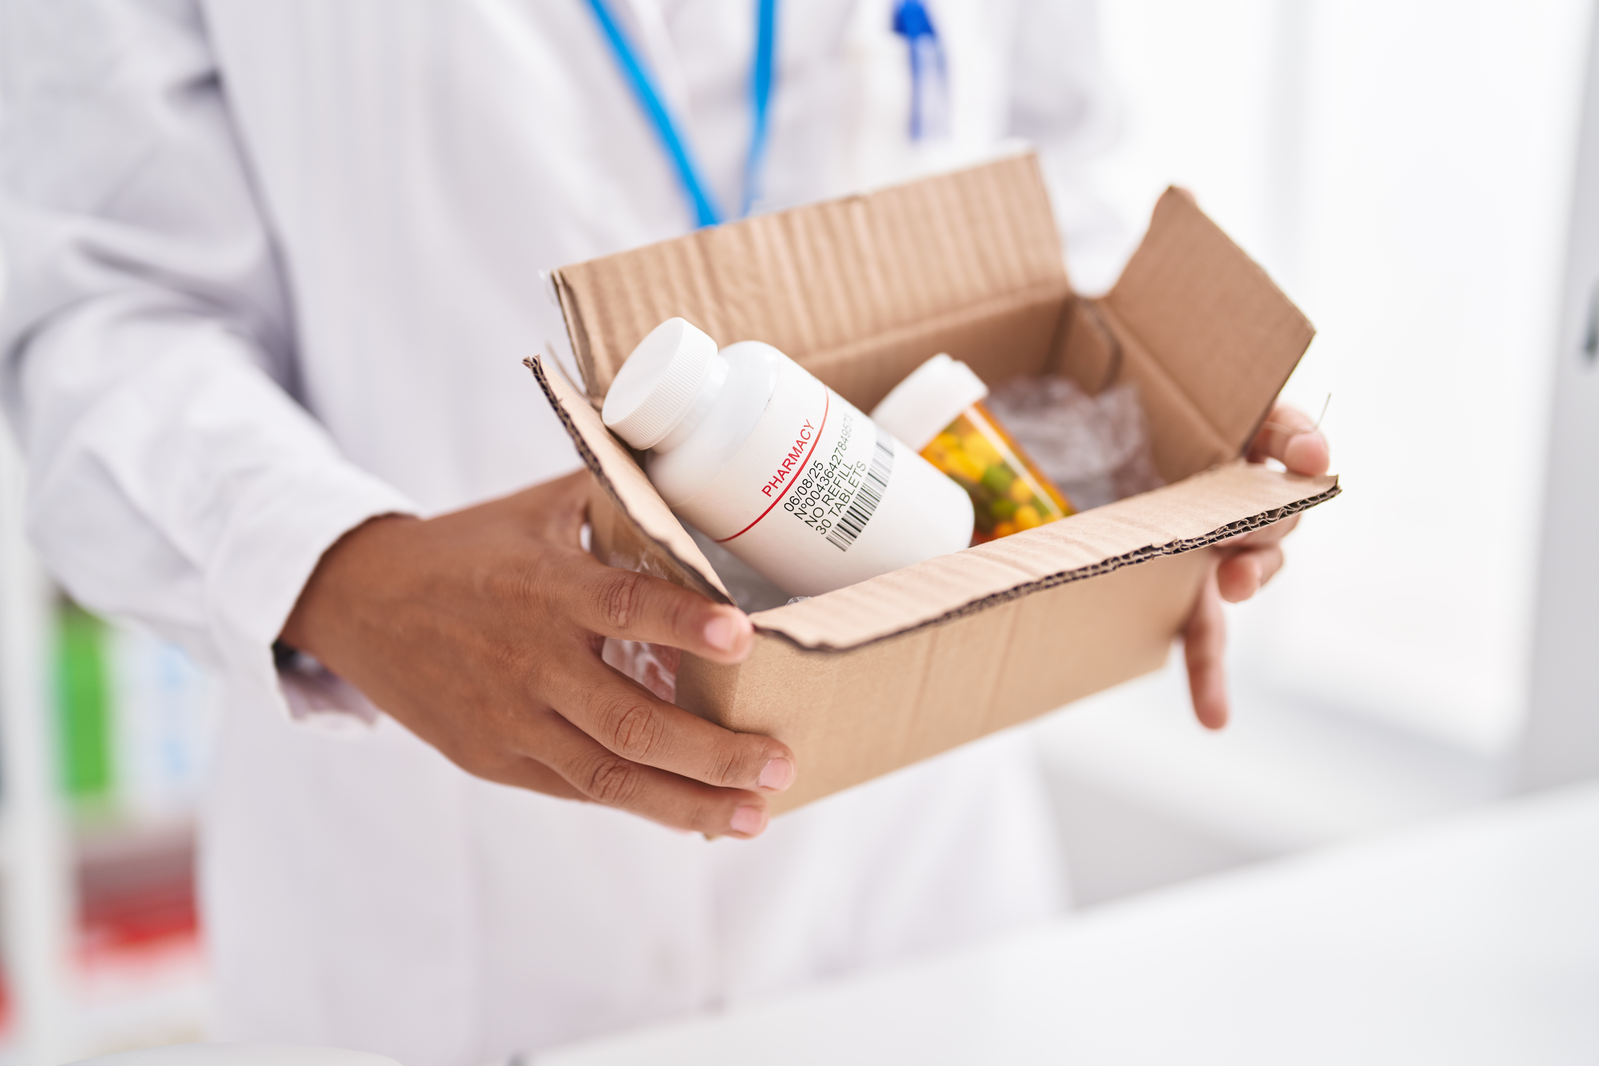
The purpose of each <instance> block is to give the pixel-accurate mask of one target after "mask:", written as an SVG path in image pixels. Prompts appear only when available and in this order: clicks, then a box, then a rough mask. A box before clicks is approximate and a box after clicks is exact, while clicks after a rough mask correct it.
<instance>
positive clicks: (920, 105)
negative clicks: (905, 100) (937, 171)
mask: <svg viewBox="0 0 1599 1066" xmlns="http://www.w3.org/2000/svg"><path fill="white" fill-rule="evenodd" d="M893 25H894V32H895V33H897V34H899V35H900V36H901V37H903V38H905V46H906V50H907V51H909V53H910V59H911V129H910V134H911V140H913V141H920V140H925V139H926V138H928V137H940V136H943V135H944V134H946V133H948V132H949V75H948V72H947V69H946V67H945V65H944V45H943V42H941V41H940V40H939V39H938V28H937V27H936V26H934V25H933V16H932V15H931V14H930V13H929V12H928V10H927V6H926V5H925V4H923V3H922V0H898V2H897V3H896V4H895V5H894V24H893Z"/></svg>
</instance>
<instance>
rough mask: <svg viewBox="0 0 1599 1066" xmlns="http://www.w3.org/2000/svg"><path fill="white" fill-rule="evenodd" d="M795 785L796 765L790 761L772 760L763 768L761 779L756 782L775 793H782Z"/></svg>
mask: <svg viewBox="0 0 1599 1066" xmlns="http://www.w3.org/2000/svg"><path fill="white" fill-rule="evenodd" d="M793 783H794V763H793V761H792V760H789V759H772V760H770V761H769V762H768V763H767V764H766V765H765V766H763V767H761V779H760V780H759V781H757V782H756V784H758V785H760V786H761V787H762V788H769V789H771V790H772V791H773V792H781V791H783V790H784V789H785V788H787V787H788V786H789V785H792V784H793Z"/></svg>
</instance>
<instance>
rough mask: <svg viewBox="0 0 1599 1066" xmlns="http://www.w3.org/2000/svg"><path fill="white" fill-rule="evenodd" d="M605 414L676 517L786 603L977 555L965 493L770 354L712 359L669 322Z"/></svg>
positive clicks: (756, 350)
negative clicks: (773, 587)
mask: <svg viewBox="0 0 1599 1066" xmlns="http://www.w3.org/2000/svg"><path fill="white" fill-rule="evenodd" d="M601 415H602V417H603V418H604V420H605V424H606V425H607V426H609V427H610V428H611V429H612V430H613V431H614V432H615V433H616V434H617V435H618V436H620V437H621V438H622V439H623V440H625V441H627V442H628V443H629V444H631V445H632V446H633V447H635V448H638V449H640V450H647V451H648V452H649V455H648V457H647V458H646V460H645V470H646V472H647V473H648V474H649V478H650V481H651V482H653V483H654V485H655V488H656V490H657V491H659V492H660V494H661V497H662V498H663V499H664V500H665V501H666V503H667V505H668V506H669V507H671V508H672V510H673V511H674V512H676V513H677V514H678V515H680V516H682V517H683V518H686V519H687V520H688V521H690V522H692V523H693V524H694V525H696V526H698V527H699V529H700V531H701V532H703V533H705V534H706V535H707V536H709V537H710V538H711V539H712V540H715V541H716V542H717V543H719V544H721V545H722V546H723V547H725V548H727V549H728V550H729V551H731V552H732V553H733V554H734V555H736V556H738V557H739V558H740V559H742V560H744V561H745V562H746V563H748V564H749V565H751V566H753V567H754V568H755V569H757V570H759V571H760V572H761V573H763V574H765V575H766V576H767V577H768V578H770V579H771V580H772V581H773V582H774V583H775V584H777V586H778V587H779V588H781V589H783V590H784V591H785V592H787V593H788V594H789V595H791V596H815V595H818V594H820V593H823V592H831V591H832V590H833V589H839V588H843V587H844V586H845V585H853V584H855V583H856V582H857V581H864V580H866V579H867V578H869V577H875V576H876V575H878V574H885V573H887V572H889V571H890V570H898V569H899V568H900V567H902V566H909V565H910V564H911V563H915V562H920V561H921V560H923V559H931V558H933V557H934V556H937V555H945V554H947V553H949V552H954V551H959V550H960V549H962V548H964V547H966V546H967V545H968V544H970V543H971V538H972V502H971V499H970V498H969V497H968V496H967V494H966V492H965V491H964V490H963V489H962V488H961V487H960V486H959V485H957V484H956V483H955V482H953V481H951V480H950V479H949V478H947V477H945V476H944V475H943V474H942V473H940V472H939V471H938V470H937V468H935V467H934V466H933V465H932V464H931V463H929V462H928V461H927V460H925V459H923V458H922V457H921V456H919V455H917V454H916V453H915V452H913V451H911V450H910V449H909V448H907V447H906V446H905V445H904V444H901V443H900V442H899V441H897V440H895V439H894V438H893V437H892V436H890V435H889V434H888V433H886V432H885V431H883V430H882V429H880V428H878V427H877V425H876V424H875V423H873V422H872V420H871V419H869V418H867V417H866V416H865V415H863V414H862V413H861V412H860V411H858V410H856V409H855V408H854V407H853V406H851V405H850V404H849V403H847V402H846V401H844V400H843V399H841V398H840V397H839V395H838V393H836V392H834V391H833V390H832V389H830V388H828V387H827V386H826V385H823V384H822V383H821V382H820V381H818V380H816V378H814V377H812V376H811V375H810V373H809V372H807V371H806V370H805V369H804V368H803V367H801V366H800V365H799V364H798V363H796V362H794V361H793V360H792V359H790V358H789V357H788V356H786V355H784V354H783V353H782V352H780V351H778V350H777V349H776V348H774V347H772V346H771V345H770V344H762V343H761V342H759V341H743V342H741V343H739V344H733V345H729V346H728V347H727V348H725V349H723V350H722V351H720V352H718V351H717V350H716V342H715V341H713V340H712V339H711V338H710V337H708V336H706V335H705V334H704V333H703V332H701V331H700V330H699V329H696V328H695V327H694V326H692V325H690V324H689V323H688V322H685V321H684V320H683V319H681V318H672V319H668V320H667V321H665V322H663V323H661V324H660V325H659V326H657V327H655V329H653V330H651V331H650V335H649V336H647V337H645V338H644V339H643V340H642V341H640V342H639V346H638V347H637V348H635V349H633V354H631V355H630V356H628V358H627V362H626V363H624V364H623V365H622V369H621V370H620V371H618V372H617V375H616V380H615V381H614V382H612V384H611V389H610V391H609V392H608V393H606V396H605V406H604V409H603V411H602V412H601Z"/></svg>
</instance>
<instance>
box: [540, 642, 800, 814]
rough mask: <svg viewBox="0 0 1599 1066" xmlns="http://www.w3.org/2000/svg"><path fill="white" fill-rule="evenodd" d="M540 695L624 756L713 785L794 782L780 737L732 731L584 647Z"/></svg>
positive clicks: (779, 787) (772, 786)
mask: <svg viewBox="0 0 1599 1066" xmlns="http://www.w3.org/2000/svg"><path fill="white" fill-rule="evenodd" d="M572 667H573V668H572V669H571V670H569V671H566V672H564V673H563V675H562V677H561V679H560V681H559V682H558V683H557V684H558V686H559V688H558V690H557V691H553V692H550V693H548V694H547V697H553V698H551V699H550V702H551V705H552V706H553V707H554V708H555V709H556V710H557V711H558V712H559V713H560V714H561V715H562V716H563V717H564V718H566V719H567V720H568V721H570V722H571V723H572V724H573V725H575V726H577V727H578V728H579V729H581V730H582V731H583V732H584V733H587V734H588V735H589V736H591V737H593V738H594V739H595V740H597V741H598V742H599V743H600V744H601V745H603V746H604V747H605V748H607V749H608V750H610V751H611V752H613V753H615V754H616V755H619V756H621V757H622V758H624V759H627V760H630V761H632V762H636V763H642V764H643V765H646V766H653V767H656V768H657V769H661V770H666V771H669V772H671V773H674V774H678V775H680V776H682V777H686V778H690V779H692V780H695V781H701V782H704V783H705V784H707V785H714V786H717V787H720V788H744V789H752V790H758V791H763V792H781V791H783V790H784V789H786V788H788V787H789V786H790V785H792V784H793V783H794V776H795V770H796V762H795V759H794V752H793V751H792V750H791V749H790V748H789V746H788V745H787V744H784V743H783V742H782V741H780V740H774V739H773V738H771V737H765V736H761V735H760V734H758V733H735V732H733V731H732V730H731V729H723V728H722V727H721V726H719V725H717V724H716V723H714V722H708V721H706V720H705V719H704V718H701V717H700V716H699V715H697V714H691V713H690V712H688V711H685V710H684V709H683V708H681V707H675V706H673V705H672V704H670V703H667V702H666V701H665V700H663V699H661V698H659V697H658V696H656V695H655V694H654V693H652V692H650V691H649V690H648V689H646V688H645V687H644V686H643V685H640V684H638V683H637V682H634V681H632V680H630V679H628V678H626V677H623V676H622V675H621V674H619V673H618V672H616V671H615V670H613V669H611V668H610V667H609V666H606V665H605V664H604V663H603V662H601V661H599V659H597V658H595V657H593V656H592V655H590V654H588V653H587V652H586V651H585V652H583V653H579V654H577V655H575V656H574V657H573V662H572Z"/></svg>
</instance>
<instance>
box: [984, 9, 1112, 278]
mask: <svg viewBox="0 0 1599 1066" xmlns="http://www.w3.org/2000/svg"><path fill="white" fill-rule="evenodd" d="M1015 26H1016V38H1015V40H1014V41H1013V42H1012V53H1011V54H1012V57H1013V63H1012V81H1011V99H1010V115H1009V125H1010V131H1009V132H1010V133H1011V135H1012V136H1016V137H1022V138H1025V139H1026V140H1028V141H1030V142H1031V143H1032V144H1033V145H1034V146H1035V147H1036V148H1037V149H1038V154H1039V159H1040V161H1041V163H1042V164H1043V170H1044V176H1045V179H1046V180H1047V181H1048V182H1049V187H1050V195H1051V199H1052V201H1053V204H1054V207H1055V217H1056V218H1057V219H1058V220H1059V222H1060V228H1061V238H1062V240H1063V241H1064V242H1065V246H1066V258H1067V262H1068V265H1069V266H1070V267H1071V268H1072V273H1073V275H1074V281H1075V282H1076V283H1077V286H1078V288H1079V289H1080V290H1084V291H1089V292H1093V291H1097V290H1101V289H1104V288H1107V287H1108V286H1109V284H1110V282H1111V281H1113V280H1114V279H1115V276H1116V274H1117V273H1118V272H1119V271H1120V268H1121V265H1122V262H1123V261H1125V259H1126V257H1127V255H1128V254H1130V253H1131V251H1132V247H1133V235H1132V234H1131V233H1130V231H1129V229H1128V227H1127V226H1126V225H1125V224H1124V222H1123V221H1122V220H1121V219H1119V218H1117V216H1116V214H1115V212H1113V211H1112V210H1111V209H1110V207H1109V206H1108V205H1107V204H1106V203H1105V202H1104V201H1103V200H1102V199H1101V198H1100V197H1099V196H1098V195H1097V194H1096V193H1095V192H1094V190H1093V187H1092V184H1091V183H1090V182H1089V181H1088V179H1087V175H1086V174H1085V172H1084V165H1085V164H1086V163H1088V162H1089V161H1091V160H1092V159H1094V158H1095V157H1096V156H1098V155H1100V154H1101V153H1103V152H1104V151H1105V150H1106V149H1107V148H1109V147H1110V146H1111V145H1112V144H1114V143H1115V141H1116V138H1117V135H1118V133H1119V132H1120V128H1121V106H1120V101H1119V99H1118V98H1117V95H1116V92H1115V87H1114V85H1113V83H1112V80H1111V76H1110V73H1109V71H1108V70H1107V69H1106V65H1105V60H1104V54H1103V51H1102V49H1101V47H1100V33H1099V16H1098V9H1097V5H1096V4H1095V3H1094V0H1019V3H1018V8H1017V18H1016V22H1015Z"/></svg>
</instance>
